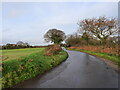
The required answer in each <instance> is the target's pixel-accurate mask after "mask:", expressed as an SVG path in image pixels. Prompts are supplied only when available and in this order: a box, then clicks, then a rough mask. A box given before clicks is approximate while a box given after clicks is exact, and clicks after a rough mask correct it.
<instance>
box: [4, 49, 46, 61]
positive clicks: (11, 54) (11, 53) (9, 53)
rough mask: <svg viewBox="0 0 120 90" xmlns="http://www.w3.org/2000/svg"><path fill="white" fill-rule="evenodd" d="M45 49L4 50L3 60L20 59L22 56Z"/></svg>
mask: <svg viewBox="0 0 120 90" xmlns="http://www.w3.org/2000/svg"><path fill="white" fill-rule="evenodd" d="M44 49H45V48H25V49H11V50H2V60H12V59H18V58H19V57H21V56H26V55H29V54H32V53H36V52H39V51H42V50H44Z"/></svg>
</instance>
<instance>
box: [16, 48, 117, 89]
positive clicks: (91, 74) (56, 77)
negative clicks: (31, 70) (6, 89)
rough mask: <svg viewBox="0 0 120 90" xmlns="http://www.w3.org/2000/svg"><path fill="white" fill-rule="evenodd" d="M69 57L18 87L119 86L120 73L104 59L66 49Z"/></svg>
mask: <svg viewBox="0 0 120 90" xmlns="http://www.w3.org/2000/svg"><path fill="white" fill-rule="evenodd" d="M65 51H66V52H67V53H68V54H69V57H68V59H67V60H66V61H64V62H63V63H62V64H60V65H59V66H57V67H56V68H54V69H52V70H50V71H48V72H47V73H45V74H44V75H42V76H41V75H40V76H37V77H35V78H33V79H30V80H27V81H25V82H23V83H21V84H19V85H17V86H15V87H17V88H118V73H117V72H116V71H114V70H113V69H112V68H110V67H109V66H107V65H106V64H105V63H104V62H103V61H102V60H100V59H99V58H96V57H94V56H91V55H89V54H86V53H82V52H77V51H69V50H65Z"/></svg>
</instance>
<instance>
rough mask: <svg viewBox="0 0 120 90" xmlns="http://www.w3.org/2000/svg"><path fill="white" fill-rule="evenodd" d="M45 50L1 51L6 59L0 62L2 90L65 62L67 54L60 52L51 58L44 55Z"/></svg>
mask: <svg viewBox="0 0 120 90" xmlns="http://www.w3.org/2000/svg"><path fill="white" fill-rule="evenodd" d="M44 53H45V48H26V49H11V50H3V56H7V57H8V58H7V59H5V60H3V62H2V68H1V70H2V78H0V80H1V79H2V88H9V87H12V86H14V85H15V84H18V83H20V82H23V81H24V80H27V79H30V78H33V77H35V76H37V75H39V74H43V73H44V72H46V71H47V70H50V69H52V68H53V67H55V66H57V65H59V64H60V63H61V62H63V61H64V60H66V58H67V57H68V54H67V53H66V52H65V51H63V50H62V51H61V52H59V53H58V54H55V55H52V56H46V55H44Z"/></svg>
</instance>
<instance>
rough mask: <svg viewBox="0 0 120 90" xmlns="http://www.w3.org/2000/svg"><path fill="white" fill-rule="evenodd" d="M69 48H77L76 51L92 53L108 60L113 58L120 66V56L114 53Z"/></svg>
mask: <svg viewBox="0 0 120 90" xmlns="http://www.w3.org/2000/svg"><path fill="white" fill-rule="evenodd" d="M67 49H68V50H75V51H80V52H85V53H88V54H91V55H95V56H98V57H101V58H105V59H108V60H111V61H112V62H114V63H115V64H116V65H118V66H120V56H116V55H114V54H110V53H101V52H92V51H88V50H83V49H70V48H67Z"/></svg>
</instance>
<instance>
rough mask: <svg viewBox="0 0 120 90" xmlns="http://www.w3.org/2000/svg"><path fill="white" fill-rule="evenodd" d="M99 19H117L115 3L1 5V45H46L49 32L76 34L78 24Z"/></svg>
mask: <svg viewBox="0 0 120 90" xmlns="http://www.w3.org/2000/svg"><path fill="white" fill-rule="evenodd" d="M0 6H1V5H0ZM0 16H1V15H0ZM99 16H106V17H108V18H111V17H118V3H117V2H4V3H2V26H1V25H0V28H1V27H2V42H1V43H0V44H6V43H16V42H18V41H23V42H28V43H29V44H30V45H47V44H48V43H46V42H45V41H44V34H45V33H46V32H47V31H48V30H49V29H53V28H56V29H59V30H62V31H64V32H65V33H66V35H68V34H72V33H74V32H76V31H77V30H78V25H77V23H78V21H80V20H82V19H85V18H93V17H99ZM0 23H1V22H0Z"/></svg>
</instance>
